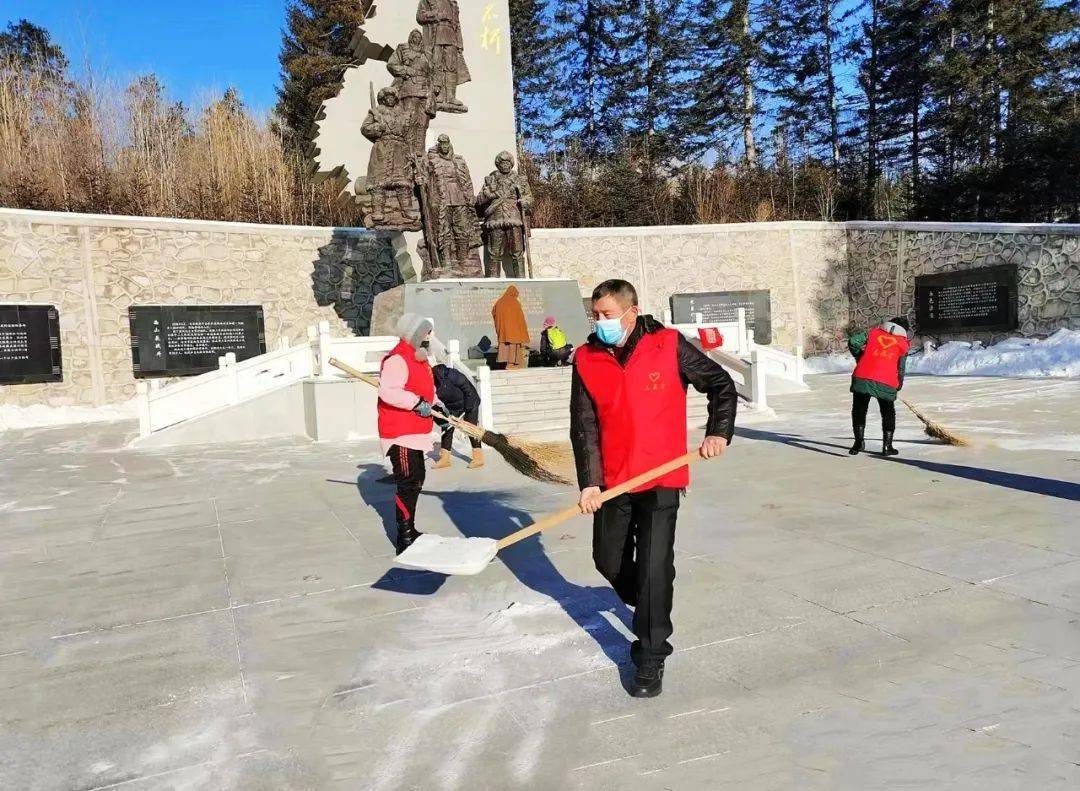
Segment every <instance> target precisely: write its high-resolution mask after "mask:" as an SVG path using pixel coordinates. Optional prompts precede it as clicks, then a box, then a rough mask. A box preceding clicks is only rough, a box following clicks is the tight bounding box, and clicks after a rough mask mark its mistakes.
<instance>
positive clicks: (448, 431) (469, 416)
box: [439, 407, 483, 450]
mask: <svg viewBox="0 0 1080 791" xmlns="http://www.w3.org/2000/svg"><path fill="white" fill-rule="evenodd" d="M454 417H460V418H464V419H465V421H466V422H468V423H472V424H473V425H474V426H478V425H480V407H476V408H475V409H470V410H469V411H468V412H465V413H464V414H461V415H454ZM439 424H440V425H441V426H442V449H443V450H453V449H454V425H453V424H452V423H447V422H446V421H440V422H439ZM469 442H471V443H472V446H473V450H475V449H476V448H479V447H480V446H481V445H482V444H483V443H481V442H480V440H478V439H476V438H475V437H469Z"/></svg>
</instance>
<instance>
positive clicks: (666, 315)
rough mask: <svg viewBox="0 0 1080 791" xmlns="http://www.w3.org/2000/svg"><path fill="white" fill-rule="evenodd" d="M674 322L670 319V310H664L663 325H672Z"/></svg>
mask: <svg viewBox="0 0 1080 791" xmlns="http://www.w3.org/2000/svg"><path fill="white" fill-rule="evenodd" d="M674 323H675V320H674V319H673V318H672V314H671V308H664V324H666V325H671V324H674Z"/></svg>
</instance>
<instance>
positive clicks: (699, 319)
mask: <svg viewBox="0 0 1080 791" xmlns="http://www.w3.org/2000/svg"><path fill="white" fill-rule="evenodd" d="M704 323H705V314H704V313H695V314H694V324H697V325H698V326H701V325H702V324H704Z"/></svg>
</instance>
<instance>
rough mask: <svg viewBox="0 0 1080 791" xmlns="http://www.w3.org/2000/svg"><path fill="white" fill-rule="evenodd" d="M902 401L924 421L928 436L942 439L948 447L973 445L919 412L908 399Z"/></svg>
mask: <svg viewBox="0 0 1080 791" xmlns="http://www.w3.org/2000/svg"><path fill="white" fill-rule="evenodd" d="M900 400H901V401H903V402H904V406H906V407H907V408H908V409H910V410H911V412H912V414H914V415H915V417H917V418H918V419H919V420H920V421H922V424H923V427H924V430H925V431H926V435H927V436H929V437H933V438H934V439H940V440H941V441H942V442H944V443H946V444H947V445H955V446H957V447H961V448H964V447H967V446H969V445H970V444H971V443H970V442H969V441H968V440H967V439H965V438H964V437H961V436H960V435H959V434H954V433H953V432H951V431H949V430H948V429H947V428H945V427H944V426H943V425H941V424H940V423H937V422H935V421H933V420H931V419H930V418H928V417H927V416H926V415H924V414H923V413H922V412H921V411H920V410H919V408H918V407H916V406H915V405H914V404H912V403H911V402H910V401H908V400H907V399H905V398H901V399H900Z"/></svg>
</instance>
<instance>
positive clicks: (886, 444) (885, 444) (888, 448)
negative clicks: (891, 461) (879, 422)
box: [881, 431, 900, 456]
mask: <svg viewBox="0 0 1080 791" xmlns="http://www.w3.org/2000/svg"><path fill="white" fill-rule="evenodd" d="M893 433H894V432H892V431H885V432H883V433H882V440H881V455H882V456H899V455H900V451H898V450H897V449H896V448H894V447H893V444H892V440H893Z"/></svg>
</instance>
